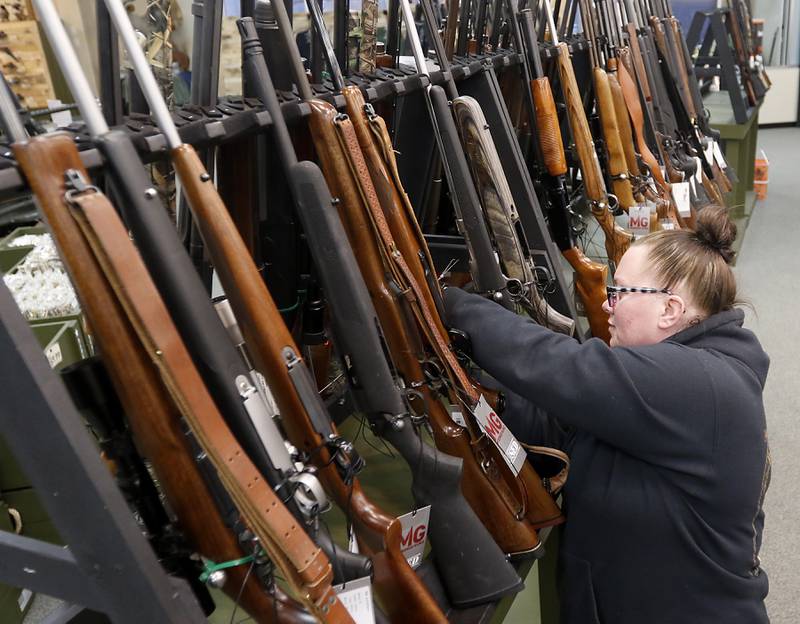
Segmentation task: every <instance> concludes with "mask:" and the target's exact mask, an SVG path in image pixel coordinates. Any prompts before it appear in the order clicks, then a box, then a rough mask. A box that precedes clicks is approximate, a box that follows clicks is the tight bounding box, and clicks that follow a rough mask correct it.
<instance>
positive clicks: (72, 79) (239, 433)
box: [39, 0, 370, 581]
mask: <svg viewBox="0 0 800 624" xmlns="http://www.w3.org/2000/svg"><path fill="white" fill-rule="evenodd" d="M39 5H40V6H41V10H40V11H39V15H40V17H41V18H42V20H41V21H42V24H43V26H44V28H45V31H46V33H47V36H48V38H49V39H50V41H51V42H52V44H53V47H54V48H55V49H58V50H59V55H58V60H59V63H60V64H61V67H62V71H63V73H64V75H65V77H66V79H67V80H68V81H69V84H70V90H71V92H72V93H73V95H74V96H75V98H76V99H77V100H78V101H79V102H80V105H79V107H80V109H81V112H82V113H83V116H84V119H85V120H86V124H87V127H88V129H89V131H90V133H91V134H92V135H93V136H94V137H97V140H98V147H99V148H100V150H101V151H102V153H103V155H104V156H105V158H106V159H107V161H108V164H109V172H110V174H111V175H112V179H113V181H114V188H115V189H117V191H118V192H119V193H120V197H121V198H122V201H121V203H120V206H121V208H122V209H123V214H124V218H125V221H126V225H127V226H128V227H129V228H130V229H131V231H132V232H133V235H134V238H135V240H136V241H137V243H138V246H139V249H140V250H141V253H142V256H143V258H144V259H145V261H146V262H147V264H148V266H149V268H150V273H151V275H152V276H153V279H154V281H156V283H157V284H158V286H159V292H160V293H161V296H162V297H163V298H164V301H165V303H166V305H167V307H168V309H169V310H170V313H171V314H172V316H173V318H174V319H175V321H176V325H177V327H178V328H179V331H180V332H182V333H181V337H182V339H183V342H184V344H185V345H186V347H187V348H188V349H189V350H190V353H191V354H192V357H193V360H194V361H195V362H197V366H198V370H199V371H200V373H201V375H203V378H204V382H205V384H206V385H207V387H208V388H209V390H210V392H211V393H212V396H213V397H214V400H215V403H216V404H217V406H218V408H219V409H220V411H221V412H222V414H223V417H224V418H225V421H226V423H227V424H228V426H229V427H230V428H231V430H232V431H233V433H234V435H235V436H236V439H237V440H240V441H241V444H242V445H243V446H244V448H245V450H246V452H247V454H248V457H249V458H250V459H251V460H252V461H254V462H255V464H256V466H258V468H259V471H260V472H261V474H262V475H263V477H264V478H265V479H266V480H267V481H268V482H269V483H270V484H271V485H272V486H273V487H279V486H282V485H285V484H287V483H294V482H296V481H298V480H302V481H305V482H313V481H314V480H315V479H316V477H314V475H311V474H309V473H308V472H307V471H298V470H297V468H296V463H295V461H294V459H293V458H292V457H291V456H290V454H289V451H288V450H287V447H286V444H285V442H284V440H283V436H282V435H281V433H280V431H279V430H278V427H277V425H276V423H275V421H274V420H273V419H272V418H271V417H270V416H269V413H268V409H267V405H266V403H265V398H264V397H263V396H262V394H261V393H260V392H259V391H258V389H257V388H258V382H255V380H254V379H253V377H254V375H253V374H252V371H250V370H248V369H247V368H246V367H245V365H244V363H243V360H242V359H241V357H240V354H239V353H238V352H237V351H236V350H235V348H234V346H233V344H232V343H231V341H230V339H229V337H228V335H227V333H226V331H225V329H224V328H223V326H222V324H221V322H220V320H219V317H218V316H217V313H216V311H215V310H214V307H213V305H212V304H211V301H210V300H209V298H208V295H207V293H206V290H205V288H204V286H203V284H202V282H201V281H200V278H199V277H198V275H197V272H196V271H195V270H194V268H193V267H192V264H191V261H190V260H189V257H188V256H187V255H186V254H184V253H183V252H182V251H180V243H179V241H178V239H177V234H176V232H175V228H174V226H173V225H172V223H171V222H170V220H169V217H168V216H167V214H166V211H165V210H164V209H163V207H162V206H161V205H160V202H159V201H158V197H157V194H156V193H155V191H154V190H153V189H152V188H151V184H150V182H149V180H148V178H147V173H146V172H145V170H144V169H143V167H142V166H141V163H140V161H139V158H138V155H137V154H136V151H135V149H134V147H133V145H132V144H131V142H130V139H129V137H128V136H127V135H126V134H125V133H124V132H122V131H109V130H108V126H107V125H106V124H105V120H104V119H103V117H102V115H101V114H100V111H99V109H98V107H97V104H96V102H95V100H94V98H93V97H92V96H91V93H92V92H91V88H90V87H89V85H88V84H87V82H86V78H85V76H84V75H83V73H82V71H81V69H80V64H79V62H78V61H77V57H76V56H75V55H74V51H73V50H72V45H71V44H70V41H69V38H68V36H67V34H66V32H65V31H64V28H63V25H62V24H61V21H60V19H59V18H58V15H57V13H56V12H55V10H54V9H53V7H52V3H51V2H50V1H49V0H41V2H40V3H39ZM108 8H109V13H110V15H111V17H112V19H113V20H114V22H115V24H119V23H120V22H121V23H122V24H123V25H127V26H128V27H130V22H129V21H128V18H127V16H126V15H125V14H122V16H120V15H119V14H118V11H119V6H118V5H117V3H109V4H108ZM115 16H116V17H115ZM120 17H124V18H125V19H124V20H120ZM117 28H118V29H119V26H117ZM151 77H152V74H151ZM140 80H141V78H140ZM151 108H152V104H151ZM164 258H169V262H165V261H164ZM313 489H314V491H321V488H318V487H314V488H313ZM284 491H286V492H289V494H290V496H288V497H287V499H286V500H285V501H284V502H285V504H286V505H288V506H289V508H290V509H291V511H292V513H294V515H295V517H296V518H297V519H298V521H299V522H302V523H303V525H304V526H306V527H307V528H308V530H309V531H312V532H314V537H315V539H317V540H318V541H319V543H320V545H321V546H323V547H324V548H325V551H326V553H327V554H328V555H329V556H330V557H331V558H334V559H335V560H336V567H335V573H336V580H338V581H342V580H346V579H352V578H360V577H362V576H365V575H368V574H369V571H370V562H369V561H368V560H367V559H366V558H364V557H358V556H355V555H353V556H351V555H349V554H348V553H347V551H343V549H341V548H339V549H337V548H336V547H335V545H334V544H333V543H332V542H331V540H330V537H329V536H328V535H327V534H326V533H325V532H323V531H316V530H315V528H316V524H317V523H316V517H317V516H318V514H319V512H320V510H321V509H323V508H324V507H325V501H317V502H314V501H313V500H310V499H309V498H308V496H306V493H305V488H299V487H295V486H294V485H292V487H291V488H284ZM292 497H294V499H295V500H291V499H292Z"/></svg>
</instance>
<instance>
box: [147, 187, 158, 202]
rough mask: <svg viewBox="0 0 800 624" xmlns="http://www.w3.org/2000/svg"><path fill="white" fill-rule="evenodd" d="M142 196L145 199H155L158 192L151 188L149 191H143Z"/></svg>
mask: <svg viewBox="0 0 800 624" xmlns="http://www.w3.org/2000/svg"><path fill="white" fill-rule="evenodd" d="M144 196H145V197H146V198H147V199H155V198H156V197H158V191H157V190H155V189H154V188H153V187H152V186H151V187H150V188H149V189H145V192H144Z"/></svg>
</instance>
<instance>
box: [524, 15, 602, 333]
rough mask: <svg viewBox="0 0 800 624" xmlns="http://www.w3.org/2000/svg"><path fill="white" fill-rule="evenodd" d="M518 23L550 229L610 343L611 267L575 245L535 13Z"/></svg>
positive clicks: (594, 323) (596, 329) (597, 328)
mask: <svg viewBox="0 0 800 624" xmlns="http://www.w3.org/2000/svg"><path fill="white" fill-rule="evenodd" d="M518 21H519V23H520V30H521V34H522V39H523V46H524V48H525V55H526V59H527V60H528V63H529V66H530V67H532V68H533V72H534V76H535V77H533V78H532V79H531V81H530V90H531V92H532V95H533V103H534V108H535V112H536V130H537V133H538V138H539V150H540V154H541V162H542V164H543V166H544V170H545V171H546V172H547V179H546V181H545V187H546V189H547V199H548V201H549V204H550V210H549V216H550V219H549V223H550V228H551V230H552V231H553V237H554V239H555V242H556V244H557V245H558V248H559V249H560V250H561V253H562V254H563V255H564V258H566V260H567V261H568V262H569V263H570V266H571V267H572V269H573V271H575V289H576V290H577V292H578V296H579V297H580V298H581V301H582V302H583V307H584V310H585V311H586V317H587V318H588V320H589V327H590V329H591V331H592V335H593V336H595V337H597V338H601V339H602V340H604V341H605V342H608V341H609V340H610V339H611V336H610V334H609V329H608V314H606V313H605V311H604V310H603V302H604V301H605V300H606V294H605V287H606V284H607V283H608V267H607V266H605V265H603V264H600V263H599V262H594V261H593V260H591V259H589V258H588V257H587V256H586V255H585V254H584V253H583V251H582V250H581V249H579V248H578V247H577V245H576V244H575V242H574V239H573V236H572V231H571V227H570V224H569V217H568V214H569V198H568V195H567V189H566V186H565V176H566V175H567V159H566V156H565V154H564V143H563V141H562V138H561V127H560V125H559V123H558V113H557V110H556V103H555V100H554V99H553V92H552V90H551V88H550V81H549V80H548V78H547V76H545V74H544V70H543V68H542V61H541V57H540V55H539V43H538V41H537V38H536V29H535V27H534V23H533V12H532V11H531V10H530V9H523V10H522V11H520V12H519V16H518ZM543 177H544V176H543Z"/></svg>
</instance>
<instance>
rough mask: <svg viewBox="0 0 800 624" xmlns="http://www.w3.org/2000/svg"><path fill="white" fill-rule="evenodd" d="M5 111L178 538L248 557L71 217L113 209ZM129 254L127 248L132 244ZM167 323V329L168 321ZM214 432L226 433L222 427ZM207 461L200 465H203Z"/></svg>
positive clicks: (73, 159)
mask: <svg viewBox="0 0 800 624" xmlns="http://www.w3.org/2000/svg"><path fill="white" fill-rule="evenodd" d="M37 12H38V14H39V16H40V18H43V19H47V13H46V12H45V11H43V10H42V7H41V5H37ZM60 51H61V50H60ZM8 101H9V100H8V98H7V97H5V93H4V94H3V97H0V102H2V103H3V109H4V110H3V115H2V116H3V119H4V121H5V124H6V126H7V128H8V132H7V134H8V136H9V137H10V138H11V139H12V140H13V141H14V143H13V145H12V150H13V151H14V154H15V157H16V158H17V161H18V163H19V165H20V167H21V169H22V171H23V173H24V174H25V176H26V178H27V179H28V183H29V185H30V187H31V189H32V191H33V192H34V193H35V195H36V198H37V201H38V204H39V207H40V209H41V211H42V214H43V216H44V217H45V219H46V220H47V222H48V224H49V226H50V229H51V231H52V233H53V237H54V240H55V242H56V245H57V246H58V248H59V250H60V253H61V256H62V258H63V259H64V262H65V266H66V267H67V270H68V271H69V273H70V276H71V278H72V280H73V283H74V284H75V286H76V289H77V291H78V294H79V297H80V298H81V305H82V309H83V310H84V313H85V314H86V316H87V320H88V321H89V323H90V324H91V326H92V330H93V337H94V339H95V343H96V344H97V345H98V349H99V350H100V353H101V355H102V357H103V359H104V361H105V363H106V366H107V367H108V370H109V374H110V376H111V379H112V381H113V383H114V387H115V390H116V392H117V394H118V396H119V398H120V401H121V402H122V404H123V406H124V408H125V412H126V415H127V417H128V421H129V423H130V425H131V429H132V433H133V435H134V438H135V439H136V443H137V445H138V446H139V448H140V449H141V451H142V453H143V454H144V455H145V457H147V458H148V459H149V460H150V462H151V464H152V465H153V468H154V470H155V472H156V475H157V477H158V480H159V483H160V484H161V487H162V488H163V490H164V493H165V495H166V498H167V500H168V501H169V504H170V506H171V507H172V509H173V511H174V512H175V514H176V516H177V517H178V520H179V523H180V526H181V528H182V529H183V530H184V531H185V533H186V535H187V536H188V537H189V539H190V540H191V541H192V542H193V544H194V545H195V547H196V548H197V549H198V551H199V552H200V553H201V554H202V555H204V556H206V557H208V558H210V559H212V560H214V561H218V562H228V561H235V560H239V559H242V558H243V557H245V556H246V555H247V554H249V552H247V551H249V550H250V548H249V547H247V548H246V550H244V549H243V548H244V545H240V543H239V539H238V538H239V536H240V535H241V534H242V532H243V531H244V530H245V525H244V524H242V523H241V522H239V521H238V520H237V519H236V516H237V515H238V513H237V512H236V510H235V509H229V508H227V507H226V508H223V509H222V510H218V508H217V506H216V504H215V502H214V501H215V499H216V500H219V497H218V496H215V494H214V493H213V492H212V490H211V489H210V488H209V486H208V485H207V484H206V481H205V479H204V475H203V474H202V472H201V468H200V466H199V465H198V464H197V463H195V458H199V457H200V456H199V455H198V454H197V453H196V452H193V451H192V449H191V448H190V445H189V439H188V438H187V436H186V434H185V431H184V430H183V426H182V424H181V415H185V414H184V411H185V410H184V409H183V407H184V406H182V405H180V403H179V401H178V400H177V396H176V395H175V393H174V392H172V389H171V388H168V387H167V385H166V384H165V380H164V379H163V377H162V375H161V374H160V373H159V371H158V369H157V367H156V366H154V362H153V356H152V355H151V354H153V353H155V350H150V351H148V349H147V347H146V346H145V345H144V344H143V343H142V339H141V336H140V335H139V334H138V333H137V331H136V329H135V327H134V325H133V323H132V319H131V315H130V312H129V310H126V309H125V307H124V306H123V304H122V302H121V301H120V299H119V297H118V294H117V293H116V292H115V291H114V288H113V286H112V284H111V283H110V281H109V279H108V277H107V276H106V274H105V271H104V267H103V266H102V264H101V263H100V261H99V259H98V258H97V257H96V255H95V253H94V250H93V249H92V248H91V247H90V245H89V243H88V241H87V240H86V238H85V236H84V234H83V232H82V230H81V228H80V226H79V224H78V222H77V221H76V216H77V215H76V212H75V208H74V207H75V206H76V205H78V204H77V203H76V202H77V201H78V200H80V201H81V202H82V204H83V205H84V206H85V205H86V204H92V205H90V206H89V207H88V208H89V209H90V210H93V209H94V208H98V209H100V210H106V211H111V212H112V213H113V209H111V207H110V206H109V205H108V203H107V201H106V200H105V198H103V197H102V196H101V195H100V193H99V191H98V190H97V189H96V188H95V187H91V186H89V185H88V184H86V180H88V174H87V173H86V171H85V170H84V169H83V165H82V163H81V159H80V156H79V154H78V151H77V149H76V147H75V144H74V142H73V141H72V138H71V137H69V136H68V135H66V134H53V135H48V136H46V137H36V138H34V139H27V138H26V136H25V133H24V129H22V127H21V125H17V126H16V127H15V126H14V125H13V124H12V123H10V121H11V120H13V118H12V117H11V116H10V114H9V111H14V109H13V108H9V107H8V106H7V102H8ZM79 189H81V190H79ZM79 198H80V199H79ZM73 200H74V201H73ZM126 240H128V239H127V236H126ZM127 245H128V246H129V245H130V241H129V240H128V243H127ZM147 279H149V278H147ZM155 297H156V298H157V295H155ZM167 323H168V324H169V323H171V321H169V320H167ZM177 342H178V344H179V345H180V341H179V340H178V341H177ZM186 366H187V370H190V371H191V370H193V366H192V364H191V363H188V362H187V363H186ZM196 391H197V393H198V395H203V394H204V393H205V388H204V387H202V385H199V386H198V387H197V388H196ZM215 412H216V410H215V408H214V407H213V405H212V406H211V408H210V409H209V414H210V415H211V416H212V417H213V415H214V414H215ZM220 429H221V430H223V431H225V430H226V427H225V425H224V423H222V424H221V427H220ZM207 461H208V460H207V459H205V458H204V459H202V460H201V463H203V462H207ZM222 492H223V493H224V490H222ZM221 511H222V512H224V513H225V515H226V517H227V518H228V522H230V523H231V526H230V528H229V527H228V526H226V522H225V521H223V517H222V515H221ZM231 511H233V512H234V513H233V514H231ZM247 543H248V540H245V544H247ZM227 575H228V578H229V580H228V582H227V583H225V585H224V589H225V591H227V592H228V593H229V594H230V595H231V596H232V597H234V598H236V596H237V595H238V594H239V593H240V591H241V601H242V603H243V604H244V606H245V608H246V609H247V610H248V611H249V612H250V613H251V614H253V615H254V616H255V617H257V618H258V621H260V622H272V621H273V619H272V614H273V609H274V608H278V609H284V608H288V611H287V613H286V615H287V617H288V616H290V615H291V614H292V613H295V616H292V617H293V618H295V617H296V618H299V620H298V621H302V620H303V618H302V611H299V610H297V609H296V608H294V607H292V606H291V604H285V603H283V601H279V602H274V601H272V600H270V599H269V597H268V595H267V594H266V592H265V590H264V587H263V586H261V585H260V583H259V582H258V581H257V578H256V576H255V575H249V577H248V575H247V570H246V569H245V568H243V567H241V566H238V567H233V568H229V569H228V572H227ZM281 605H283V606H281ZM306 621H307V620H306Z"/></svg>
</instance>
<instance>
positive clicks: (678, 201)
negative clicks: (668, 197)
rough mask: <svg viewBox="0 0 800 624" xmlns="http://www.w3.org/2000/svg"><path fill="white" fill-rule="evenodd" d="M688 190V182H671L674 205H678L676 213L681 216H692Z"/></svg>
mask: <svg viewBox="0 0 800 624" xmlns="http://www.w3.org/2000/svg"><path fill="white" fill-rule="evenodd" d="M690 190H691V189H690V188H689V183H688V182H673V183H672V197H673V198H674V199H675V205H676V206H677V207H678V214H679V215H681V216H682V217H691V216H692V203H691V199H690V196H689V192H690Z"/></svg>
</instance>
